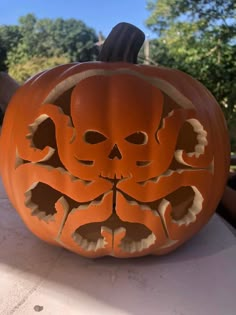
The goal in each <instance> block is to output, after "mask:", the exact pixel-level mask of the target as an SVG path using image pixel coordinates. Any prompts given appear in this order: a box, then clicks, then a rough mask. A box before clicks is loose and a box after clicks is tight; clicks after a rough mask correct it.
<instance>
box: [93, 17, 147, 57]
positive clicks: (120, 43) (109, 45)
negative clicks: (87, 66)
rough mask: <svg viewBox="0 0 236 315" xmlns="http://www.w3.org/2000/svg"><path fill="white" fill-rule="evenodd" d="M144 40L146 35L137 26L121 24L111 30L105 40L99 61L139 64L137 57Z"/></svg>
mask: <svg viewBox="0 0 236 315" xmlns="http://www.w3.org/2000/svg"><path fill="white" fill-rule="evenodd" d="M144 39H145V35H144V33H143V32H142V31H141V30H140V29H139V28H137V27H136V26H134V25H132V24H129V23H119V24H117V25H116V26H115V27H114V28H113V29H112V30H111V32H110V34H109V35H108V37H107V39H106V40H105V42H104V44H103V46H102V49H101V52H100V54H99V57H98V60H99V61H104V62H116V61H123V62H130V63H137V56H138V53H139V50H140V48H141V47H142V45H143V42H144Z"/></svg>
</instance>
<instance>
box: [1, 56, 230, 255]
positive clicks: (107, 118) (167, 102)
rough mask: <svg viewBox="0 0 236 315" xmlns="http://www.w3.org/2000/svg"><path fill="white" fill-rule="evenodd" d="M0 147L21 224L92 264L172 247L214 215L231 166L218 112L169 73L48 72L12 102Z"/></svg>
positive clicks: (196, 88) (119, 67) (118, 67)
mask: <svg viewBox="0 0 236 315" xmlns="http://www.w3.org/2000/svg"><path fill="white" fill-rule="evenodd" d="M43 124H45V125H43ZM43 126H44V127H43ZM48 126H50V128H49V127H48ZM47 128H49V129H47ZM43 129H44V130H43ZM40 132H41V134H40ZM47 132H48V133H49V135H48V139H47ZM188 132H189V135H188V134H186V133H188ZM190 133H191V135H192V138H193V139H191V137H190ZM54 134H55V135H54ZM194 138H195V139H194ZM189 139H190V140H189ZM47 140H48V143H49V144H47ZM0 141H1V142H0V149H1V152H3V153H2V154H1V160H0V168H1V175H2V180H3V183H4V186H5V188H6V191H7V193H8V196H9V199H10V200H11V202H12V204H13V205H14V207H15V208H16V209H17V211H18V212H19V214H20V216H21V217H22V219H23V220H24V222H25V224H26V225H27V226H28V228H29V229H30V230H31V231H32V232H33V233H34V234H36V235H37V236H38V237H40V238H41V239H43V240H45V241H47V242H49V243H52V244H55V245H60V246H63V247H65V248H68V249H69V250H71V251H74V252H76V253H79V254H81V255H83V256H87V257H99V256H103V255H112V256H116V257H136V256H143V255H147V254H156V255H161V254H164V253H167V252H170V251H172V250H173V249H175V248H177V247H178V246H180V245H181V244H182V243H183V242H185V241H186V240H188V239H189V238H191V237H192V236H193V235H194V234H195V233H197V232H198V231H199V230H200V228H201V227H202V226H204V225H205V224H206V223H207V222H208V220H209V219H210V217H211V216H212V214H213V213H214V210H215V208H216V206H217V204H218V202H219V200H220V198H221V195H222V193H223V189H224V185H225V182H226V179H227V174H228V168H229V141H228V133H227V128H226V124H225V120H224V117H223V114H222V112H221V110H220V107H219V105H218V104H217V102H216V101H215V99H214V98H213V96H212V95H211V94H210V93H209V92H208V91H207V90H206V88H205V87H203V86H202V85H201V84H200V83H199V82H198V81H196V80H195V79H193V78H192V77H190V76H188V75H187V74H185V73H182V72H180V71H178V70H172V69H167V68H162V67H152V66H139V65H132V64H128V63H104V62H94V63H92V62H91V63H84V64H77V63H73V64H68V65H63V66H59V67H56V68H54V69H51V70H47V71H44V72H42V73H41V74H38V75H36V76H35V77H33V78H31V79H30V80H28V81H27V82H26V83H25V84H24V85H23V86H22V87H21V88H19V90H18V91H17V92H16V94H15V96H14V97H13V99H12V101H11V103H10V105H9V108H8V110H7V112H6V117H5V119H4V124H3V128H2V134H1V140H0ZM44 194H46V195H44ZM45 198H46V201H43V199H44V200H45ZM49 199H50V200H49ZM37 202H38V203H41V206H42V207H45V208H44V209H40V208H39V205H38V204H37ZM47 202H48V203H47ZM47 205H48V206H47ZM49 205H50V207H49ZM46 208H47V209H46ZM49 208H50V209H49ZM135 231H137V232H135ZM138 233H140V235H138ZM132 238H133V239H132Z"/></svg>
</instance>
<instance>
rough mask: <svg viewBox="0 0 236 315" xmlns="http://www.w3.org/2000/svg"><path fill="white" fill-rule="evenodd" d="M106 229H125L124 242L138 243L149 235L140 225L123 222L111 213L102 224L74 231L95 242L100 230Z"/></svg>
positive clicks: (84, 226) (87, 225) (86, 225)
mask: <svg viewBox="0 0 236 315" xmlns="http://www.w3.org/2000/svg"><path fill="white" fill-rule="evenodd" d="M102 227H106V228H109V229H110V230H112V231H115V230H116V229H118V228H121V227H122V228H125V229H126V236H125V240H126V241H139V240H140V239H142V238H146V237H148V236H149V235H150V233H151V232H150V230H149V229H148V228H146V227H145V226H144V225H142V224H138V223H129V222H123V221H121V220H120V219H119V217H118V216H117V215H116V214H115V213H113V214H112V215H111V216H110V218H109V219H108V220H106V221H104V222H99V223H89V224H85V225H83V226H81V227H80V228H78V229H77V230H76V231H75V234H76V233H78V234H79V235H81V236H82V237H83V238H86V239H87V240H89V241H97V240H98V239H99V238H100V237H101V228H102Z"/></svg>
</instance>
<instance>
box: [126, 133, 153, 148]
mask: <svg viewBox="0 0 236 315" xmlns="http://www.w3.org/2000/svg"><path fill="white" fill-rule="evenodd" d="M125 140H126V141H127V142H129V143H132V144H139V145H141V144H145V143H147V142H148V135H147V134H146V133H145V132H143V131H137V132H134V133H132V134H131V135H129V136H128V137H126V138H125Z"/></svg>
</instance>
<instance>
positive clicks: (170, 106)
mask: <svg viewBox="0 0 236 315" xmlns="http://www.w3.org/2000/svg"><path fill="white" fill-rule="evenodd" d="M163 95H164V105H163V112H162V118H165V117H167V116H168V115H169V114H170V113H171V112H172V111H173V110H174V109H180V108H181V107H180V106H179V105H178V104H176V103H175V101H174V100H173V99H172V98H170V97H169V96H168V95H166V94H164V93H163Z"/></svg>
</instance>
